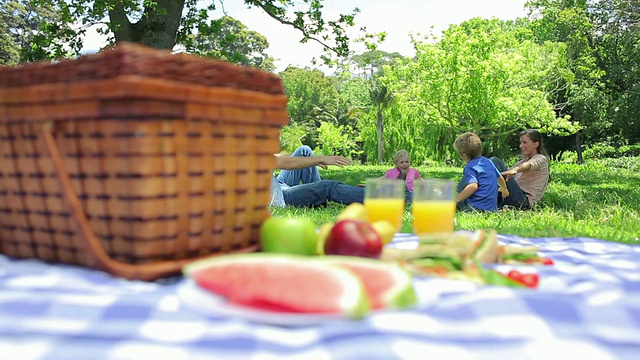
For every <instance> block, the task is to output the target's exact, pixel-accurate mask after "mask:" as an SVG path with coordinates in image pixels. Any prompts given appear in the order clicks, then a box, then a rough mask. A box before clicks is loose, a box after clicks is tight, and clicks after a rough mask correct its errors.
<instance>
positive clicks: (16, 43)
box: [0, 0, 68, 65]
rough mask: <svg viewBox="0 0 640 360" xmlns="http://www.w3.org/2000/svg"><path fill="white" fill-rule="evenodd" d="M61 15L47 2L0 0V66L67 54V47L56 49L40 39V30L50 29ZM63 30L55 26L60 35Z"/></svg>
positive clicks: (62, 33) (63, 32)
mask: <svg viewBox="0 0 640 360" xmlns="http://www.w3.org/2000/svg"><path fill="white" fill-rule="evenodd" d="M60 18H61V14H60V13H58V11H57V9H56V8H55V7H54V6H53V5H52V4H51V3H49V2H42V3H38V2H36V1H30V0H0V65H3V64H4V65H17V64H18V63H20V62H26V61H35V60H40V59H44V58H51V57H54V56H58V57H61V56H64V55H66V54H67V49H68V46H67V47H65V48H61V49H59V50H58V51H57V52H56V50H55V49H53V48H52V47H50V46H49V45H48V44H47V43H46V42H42V44H40V45H37V44H39V43H40V42H41V41H42V38H43V35H42V33H43V31H46V30H47V29H54V28H55V26H56V25H55V24H56V23H58V22H59V21H60ZM66 30H67V29H65V28H61V29H57V30H56V32H57V33H58V34H59V35H60V36H63V37H64V34H65V32H66Z"/></svg>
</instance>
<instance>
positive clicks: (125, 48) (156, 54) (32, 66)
mask: <svg viewBox="0 0 640 360" xmlns="http://www.w3.org/2000/svg"><path fill="white" fill-rule="evenodd" d="M121 75H137V76H141V77H149V78H154V79H164V80H172V81H178V82H184V83H189V84H198V85H204V86H207V87H230V88H237V89H243V90H250V91H256V92H261V93H266V94H283V93H284V90H283V87H282V81H281V79H280V77H278V76H277V75H275V74H272V73H268V72H265V71H263V70H260V69H257V68H251V67H245V66H238V65H234V64H231V63H228V62H224V61H220V60H215V59H211V58H206V57H203V56H199V55H194V54H172V53H171V52H170V51H168V50H159V49H153V48H150V47H147V46H143V45H140V44H135V43H127V42H122V43H118V45H117V46H115V47H113V48H109V49H106V50H103V51H100V52H98V53H95V54H90V55H84V56H81V57H79V58H77V59H63V60H60V61H57V62H48V61H39V62H35V63H28V64H22V65H20V66H16V67H0V88H13V87H24V86H31V85H40V84H56V83H69V82H81V81H85V80H105V79H112V78H116V77H118V76H121Z"/></svg>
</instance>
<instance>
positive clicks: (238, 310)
mask: <svg viewBox="0 0 640 360" xmlns="http://www.w3.org/2000/svg"><path fill="white" fill-rule="evenodd" d="M178 297H179V298H180V301H181V302H182V303H183V304H184V305H185V307H186V308H188V309H189V310H191V311H195V312H197V313H199V314H201V315H206V316H222V317H235V318H242V319H245V320H249V321H253V322H257V323H263V324H270V325H283V326H305V325H316V324H320V323H325V322H331V321H341V320H347V319H348V318H347V317H346V316H343V315H338V314H336V315H334V314H300V313H286V312H275V311H267V310H259V309H254V308H250V307H246V306H240V305H235V304H231V303H229V302H228V301H227V300H226V299H225V298H224V297H222V296H217V295H215V294H213V293H211V292H209V291H206V290H204V289H202V288H200V287H199V286H198V285H197V284H196V283H195V282H194V281H193V280H191V279H185V281H184V282H182V284H180V285H179V287H178Z"/></svg>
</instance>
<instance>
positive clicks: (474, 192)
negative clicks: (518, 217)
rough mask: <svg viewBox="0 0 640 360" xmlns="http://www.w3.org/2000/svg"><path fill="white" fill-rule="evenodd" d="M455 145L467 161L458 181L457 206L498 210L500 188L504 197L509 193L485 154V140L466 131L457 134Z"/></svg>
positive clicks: (462, 209) (502, 179)
mask: <svg viewBox="0 0 640 360" xmlns="http://www.w3.org/2000/svg"><path fill="white" fill-rule="evenodd" d="M453 147H454V148H455V149H456V151H457V152H458V155H460V158H461V159H462V160H463V161H464V162H466V163H467V165H465V167H464V170H463V172H462V180H460V183H458V194H457V195H456V207H457V208H458V210H461V211H465V210H466V211H469V210H479V211H496V210H498V188H499V189H500V192H501V193H502V197H503V198H506V197H507V196H509V190H507V184H506V182H505V181H504V178H503V177H502V175H500V172H499V171H498V169H497V168H496V166H495V165H494V164H493V162H492V161H491V160H489V159H487V158H486V157H484V156H482V142H481V141H480V138H479V137H478V135H476V134H474V133H472V132H466V133H464V134H462V135H460V136H458V138H456V140H455V142H454V143H453Z"/></svg>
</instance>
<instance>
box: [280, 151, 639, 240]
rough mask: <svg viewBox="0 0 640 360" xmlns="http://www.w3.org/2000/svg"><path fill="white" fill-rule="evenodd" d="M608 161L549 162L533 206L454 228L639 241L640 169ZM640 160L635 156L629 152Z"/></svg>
mask: <svg viewBox="0 0 640 360" xmlns="http://www.w3.org/2000/svg"><path fill="white" fill-rule="evenodd" d="M611 161H615V159H614V160H606V161H592V162H588V163H586V164H584V165H578V164H562V163H552V164H551V172H552V177H553V180H552V182H551V183H550V184H549V186H548V189H547V192H546V194H545V197H544V198H543V200H542V204H540V205H539V206H537V207H536V208H535V209H534V210H528V211H519V210H501V211H499V212H496V213H465V212H458V213H457V214H456V225H455V229H456V230H462V229H464V230H476V229H486V228H494V229H497V230H498V232H499V233H501V234H513V235H518V236H523V237H579V236H583V237H592V238H598V239H603V240H609V241H616V242H624V243H630V244H638V243H639V241H640V238H638V234H640V188H638V186H637V184H639V183H640V175H639V172H638V169H637V165H636V167H635V168H633V167H632V168H620V167H612V166H611ZM628 162H629V163H630V164H640V158H638V157H635V158H632V159H631V158H630V159H629V161H628ZM386 169H387V167H385V166H378V165H375V166H350V167H347V168H333V167H330V168H329V169H327V170H323V172H322V177H323V178H327V179H335V180H341V181H344V182H346V183H348V184H352V185H355V184H359V183H363V182H364V180H365V179H366V178H367V177H378V176H380V175H382V174H383V173H384V171H385V170H386ZM418 170H419V171H420V172H421V174H422V175H423V177H435V178H444V179H452V180H454V181H459V179H460V177H461V175H462V168H461V167H442V166H439V167H425V166H418ZM342 209H344V205H340V204H333V203H332V204H330V205H329V206H328V207H326V208H323V209H306V208H305V209H299V208H292V207H287V208H273V209H272V211H273V213H274V215H276V216H299V217H307V218H310V219H312V220H314V221H315V222H316V223H317V224H322V223H324V222H328V221H334V220H335V217H336V216H337V215H338V214H339V213H340V211H342ZM403 219H404V224H403V227H402V232H409V233H410V232H412V229H411V222H412V219H413V218H412V215H411V207H407V209H406V210H405V212H404V216H403Z"/></svg>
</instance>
